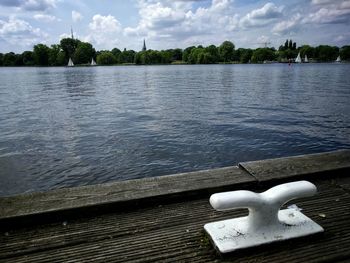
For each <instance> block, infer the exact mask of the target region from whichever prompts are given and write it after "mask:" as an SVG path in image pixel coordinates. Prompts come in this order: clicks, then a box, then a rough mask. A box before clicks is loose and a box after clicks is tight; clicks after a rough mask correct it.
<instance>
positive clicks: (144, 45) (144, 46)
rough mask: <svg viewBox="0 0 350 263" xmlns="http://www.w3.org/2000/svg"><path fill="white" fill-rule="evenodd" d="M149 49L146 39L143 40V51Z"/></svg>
mask: <svg viewBox="0 0 350 263" xmlns="http://www.w3.org/2000/svg"><path fill="white" fill-rule="evenodd" d="M146 50H147V48H146V41H145V40H143V47H142V51H146Z"/></svg>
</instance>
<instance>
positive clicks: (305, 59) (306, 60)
mask: <svg viewBox="0 0 350 263" xmlns="http://www.w3.org/2000/svg"><path fill="white" fill-rule="evenodd" d="M304 62H305V63H308V62H309V60H308V59H307V56H306V54H305V58H304Z"/></svg>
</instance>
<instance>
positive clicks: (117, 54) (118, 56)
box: [112, 48, 122, 63]
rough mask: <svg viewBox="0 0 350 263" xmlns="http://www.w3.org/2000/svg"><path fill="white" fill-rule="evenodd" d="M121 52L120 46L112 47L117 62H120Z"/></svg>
mask: <svg viewBox="0 0 350 263" xmlns="http://www.w3.org/2000/svg"><path fill="white" fill-rule="evenodd" d="M121 53H122V52H121V51H120V50H119V49H118V48H113V49H112V54H113V56H114V58H115V60H116V63H120V54H121Z"/></svg>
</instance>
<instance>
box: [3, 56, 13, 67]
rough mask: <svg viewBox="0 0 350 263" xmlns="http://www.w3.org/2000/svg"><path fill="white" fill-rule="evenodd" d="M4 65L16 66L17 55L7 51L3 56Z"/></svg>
mask: <svg viewBox="0 0 350 263" xmlns="http://www.w3.org/2000/svg"><path fill="white" fill-rule="evenodd" d="M3 65H4V66H8V67H13V66H16V55H15V53H13V52H9V53H6V54H5V55H4V58H3Z"/></svg>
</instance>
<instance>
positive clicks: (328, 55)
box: [314, 45, 339, 62]
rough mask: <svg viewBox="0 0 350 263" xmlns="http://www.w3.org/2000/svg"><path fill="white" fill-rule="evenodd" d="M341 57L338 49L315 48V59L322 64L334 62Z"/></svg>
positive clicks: (323, 46) (328, 47)
mask: <svg viewBox="0 0 350 263" xmlns="http://www.w3.org/2000/svg"><path fill="white" fill-rule="evenodd" d="M338 55H339V48H338V47H331V46H327V45H321V46H318V47H316V48H315V53H314V56H315V59H316V60H317V61H320V62H327V61H334V60H336V58H337V56H338Z"/></svg>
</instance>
